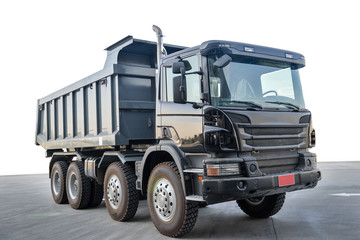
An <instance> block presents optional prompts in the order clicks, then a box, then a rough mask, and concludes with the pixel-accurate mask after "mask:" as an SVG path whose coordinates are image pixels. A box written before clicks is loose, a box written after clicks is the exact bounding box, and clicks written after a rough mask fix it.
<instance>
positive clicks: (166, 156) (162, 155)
mask: <svg viewBox="0 0 360 240" xmlns="http://www.w3.org/2000/svg"><path fill="white" fill-rule="evenodd" d="M182 159H183V157H182V156H181V153H180V152H179V151H178V150H177V149H176V148H175V147H173V146H171V145H156V146H152V147H150V148H148V149H147V151H146V153H145V155H144V157H143V160H142V162H141V168H140V179H141V181H140V190H141V193H142V194H143V195H144V196H145V195H146V193H147V185H148V180H149V177H150V173H151V171H152V169H153V168H154V167H155V166H156V165H158V164H159V163H162V162H168V161H172V162H175V164H176V166H177V168H178V170H179V173H180V178H181V184H182V186H183V191H184V194H185V196H186V189H185V179H184V173H183V169H184V161H182Z"/></svg>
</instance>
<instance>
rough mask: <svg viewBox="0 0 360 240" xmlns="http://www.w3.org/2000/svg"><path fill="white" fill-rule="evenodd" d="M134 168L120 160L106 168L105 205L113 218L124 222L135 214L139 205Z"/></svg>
mask: <svg viewBox="0 0 360 240" xmlns="http://www.w3.org/2000/svg"><path fill="white" fill-rule="evenodd" d="M135 182H136V176H135V173H134V170H133V169H132V168H131V167H130V166H128V165H126V164H122V163H120V162H114V163H112V164H110V165H109V167H108V168H107V169H106V173H105V179H104V193H105V196H104V197H105V205H106V208H107V210H108V212H109V214H110V216H111V218H112V219H114V220H115V221H120V222H124V221H127V220H129V219H131V218H133V217H134V216H135V213H136V211H137V208H138V205H139V195H138V191H137V190H136V183H135Z"/></svg>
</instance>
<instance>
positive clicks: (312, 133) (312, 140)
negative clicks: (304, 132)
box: [310, 129, 316, 147]
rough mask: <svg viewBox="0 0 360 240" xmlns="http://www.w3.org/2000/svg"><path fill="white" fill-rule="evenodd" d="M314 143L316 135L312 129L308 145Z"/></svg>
mask: <svg viewBox="0 0 360 240" xmlns="http://www.w3.org/2000/svg"><path fill="white" fill-rule="evenodd" d="M315 145H316V135H315V129H312V131H311V133H310V146H311V147H315Z"/></svg>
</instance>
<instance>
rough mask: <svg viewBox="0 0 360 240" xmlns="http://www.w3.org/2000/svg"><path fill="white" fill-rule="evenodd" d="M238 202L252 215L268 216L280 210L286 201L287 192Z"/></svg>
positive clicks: (258, 216) (257, 216)
mask: <svg viewBox="0 0 360 240" xmlns="http://www.w3.org/2000/svg"><path fill="white" fill-rule="evenodd" d="M236 202H237V204H238V205H239V207H240V208H241V210H243V211H244V213H246V214H247V215H249V216H250V217H255V218H267V217H270V216H273V215H275V214H276V213H278V212H279V211H280V209H281V208H282V206H283V205H284V202H285V193H280V194H275V195H271V196H266V197H254V198H248V199H244V200H237V201H236Z"/></svg>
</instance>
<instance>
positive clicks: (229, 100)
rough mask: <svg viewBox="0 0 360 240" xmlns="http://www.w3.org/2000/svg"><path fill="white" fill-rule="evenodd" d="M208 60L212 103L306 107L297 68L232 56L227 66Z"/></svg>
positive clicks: (216, 104)
mask: <svg viewBox="0 0 360 240" xmlns="http://www.w3.org/2000/svg"><path fill="white" fill-rule="evenodd" d="M218 58H219V57H217V56H209V57H208V69H209V81H210V96H211V103H212V104H213V105H215V106H236V107H252V108H271V109H292V110H294V109H296V110H299V109H303V108H305V104H304V99H303V94H302V90H301V84H300V76H299V72H298V70H297V67H296V66H294V65H292V64H291V63H285V62H278V61H270V60H264V59H258V58H249V57H244V56H237V55H231V58H232V61H231V62H230V64H228V65H227V66H226V67H223V68H219V67H215V66H214V62H215V61H216V60H217V59H218Z"/></svg>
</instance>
